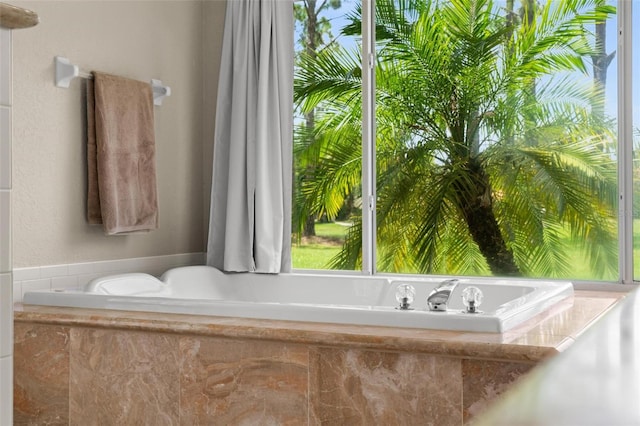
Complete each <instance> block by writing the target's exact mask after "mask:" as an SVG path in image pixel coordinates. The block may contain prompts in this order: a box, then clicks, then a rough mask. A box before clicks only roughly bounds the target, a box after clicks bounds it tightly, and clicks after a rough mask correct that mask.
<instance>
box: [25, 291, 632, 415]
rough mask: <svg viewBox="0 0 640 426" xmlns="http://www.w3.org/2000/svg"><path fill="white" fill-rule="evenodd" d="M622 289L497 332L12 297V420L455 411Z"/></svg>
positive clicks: (497, 389)
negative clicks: (96, 306)
mask: <svg viewBox="0 0 640 426" xmlns="http://www.w3.org/2000/svg"><path fill="white" fill-rule="evenodd" d="M621 297H623V294H621V293H604V292H585V291H577V292H576V295H575V297H574V300H573V304H571V301H567V302H566V303H565V304H561V305H559V306H557V307H556V308H555V309H554V310H553V311H550V312H547V313H546V314H543V315H544V316H542V315H541V316H539V317H537V318H534V319H532V320H530V321H529V322H527V323H525V324H522V325H521V326H519V327H518V328H516V329H513V330H511V331H509V332H507V333H503V334H497V333H465V332H457V331H439V330H416V329H407V328H386V327H373V326H354V325H340V324H321V323H305V322H292V321H275V320H270V321H265V320H255V319H242V318H229V317H207V316H202V315H178V314H157V313H146V312H127V311H106V310H101V311H98V310H87V309H75V308H54V307H45V306H30V305H26V306H22V305H17V306H16V312H15V349H14V350H15V360H16V361H15V370H14V375H15V381H14V395H15V398H14V419H15V424H17V425H19V424H71V425H87V424H104V425H108V424H114V425H116V424H117V425H123V424H131V425H143V424H148V425H161V424H176V425H177V424H183V425H192V424H295V425H298V424H313V425H316V424H349V425H354V424H385V425H393V424H438V425H460V424H462V423H464V422H467V421H468V420H469V419H471V418H472V417H473V416H475V415H476V414H477V413H479V412H480V411H481V410H483V409H484V408H485V407H486V405H487V404H488V403H490V402H491V401H492V400H493V399H494V398H495V397H496V396H497V395H499V394H501V393H502V392H503V391H504V390H505V389H506V388H507V387H509V386H510V385H511V383H513V382H514V381H515V380H516V379H517V378H518V377H520V376H521V375H522V374H523V373H525V372H527V371H529V370H530V369H531V368H532V367H533V366H534V365H535V364H537V363H539V362H541V361H543V360H545V359H547V358H549V357H551V356H553V355H554V354H557V353H558V352H560V351H562V350H564V349H565V348H566V347H568V346H569V345H570V344H571V343H572V342H573V340H574V339H575V338H576V337H577V336H578V335H579V334H581V332H582V331H583V330H584V329H585V328H586V327H587V326H588V325H589V324H591V323H592V322H593V321H594V320H595V319H597V318H598V317H600V315H602V314H603V313H604V312H605V311H607V310H608V309H609V308H610V307H611V306H612V305H613V304H614V303H615V302H616V301H617V300H618V299H620V298H621Z"/></svg>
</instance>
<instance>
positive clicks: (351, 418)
mask: <svg viewBox="0 0 640 426" xmlns="http://www.w3.org/2000/svg"><path fill="white" fill-rule="evenodd" d="M309 377H310V381H311V384H310V386H311V388H310V401H311V411H312V412H311V413H310V414H311V423H312V424H330V425H372V424H381V425H382V424H383V425H412V424H421V425H422V424H437V425H460V424H461V423H462V409H461V408H462V378H461V365H460V360H459V359H455V358H446V357H438V356H431V355H426V354H410V353H393V352H379V351H363V350H355V349H332V348H327V349H324V348H321V349H318V350H317V351H315V352H314V353H313V354H312V359H311V361H310V371H309Z"/></svg>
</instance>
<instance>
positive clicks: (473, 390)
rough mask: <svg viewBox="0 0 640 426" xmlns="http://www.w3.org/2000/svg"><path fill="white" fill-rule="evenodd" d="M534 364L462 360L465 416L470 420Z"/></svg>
mask: <svg viewBox="0 0 640 426" xmlns="http://www.w3.org/2000/svg"><path fill="white" fill-rule="evenodd" d="M531 368H533V365H532V364H524V363H514V362H511V363H509V362H502V361H500V362H498V361H487V360H477V359H465V360H463V361H462V383H463V418H464V422H465V423H466V422H468V421H470V420H471V419H472V418H473V417H475V416H477V415H478V414H479V413H480V412H482V411H483V410H485V409H486V408H487V407H488V406H489V405H490V404H491V403H492V402H493V401H494V400H495V399H496V398H497V397H498V396H499V395H501V394H502V393H504V391H505V390H507V389H509V388H510V387H511V386H512V385H513V384H514V382H515V381H517V380H518V379H519V378H520V377H521V376H522V375H523V374H525V373H527V372H528V371H529V370H531Z"/></svg>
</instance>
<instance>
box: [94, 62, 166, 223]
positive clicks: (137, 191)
mask: <svg viewBox="0 0 640 426" xmlns="http://www.w3.org/2000/svg"><path fill="white" fill-rule="evenodd" d="M93 75H94V81H93V82H92V81H91V80H88V81H87V160H88V170H87V175H88V180H89V181H88V193H87V198H88V200H87V219H88V221H89V223H91V224H100V223H102V224H103V227H104V232H105V234H107V235H115V234H124V233H131V232H138V231H150V230H153V229H157V228H158V195H157V188H156V166H155V137H154V130H153V92H152V89H151V85H150V84H149V83H144V82H141V81H136V80H130V79H127V78H123V77H117V76H114V75H109V74H105V73H101V72H94V73H93Z"/></svg>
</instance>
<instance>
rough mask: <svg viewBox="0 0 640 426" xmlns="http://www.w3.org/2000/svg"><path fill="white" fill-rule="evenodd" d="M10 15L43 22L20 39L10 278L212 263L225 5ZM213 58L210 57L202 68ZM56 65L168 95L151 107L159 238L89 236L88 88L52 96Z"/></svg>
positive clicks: (92, 231) (83, 7)
mask: <svg viewBox="0 0 640 426" xmlns="http://www.w3.org/2000/svg"><path fill="white" fill-rule="evenodd" d="M13 4H16V5H18V6H22V7H25V8H28V9H31V10H34V11H36V12H37V13H38V15H39V16H40V24H39V25H38V26H37V27H35V28H33V29H31V30H29V31H24V32H15V33H14V36H13V51H14V58H13V61H14V62H13V63H14V75H13V81H14V104H13V127H14V129H13V134H14V140H15V141H16V143H14V147H13V181H14V185H13V193H12V197H13V205H12V209H13V266H14V268H24V267H33V266H42V265H56V264H70V263H80V262H86V261H96V260H111V259H124V258H133V257H148V256H162V255H170V254H176V253H194V252H202V251H204V250H205V246H206V223H207V221H206V215H207V213H208V207H209V206H208V188H209V187H210V182H208V180H210V172H208V171H207V172H204V171H203V169H205V168H207V167H210V164H211V158H210V157H211V153H210V151H211V149H210V142H208V141H207V142H204V139H205V138H204V137H203V134H204V133H206V134H207V136H209V135H211V134H212V127H211V126H212V124H213V117H214V111H213V110H212V106H211V105H212V104H211V101H210V100H207V101H206V102H205V99H210V98H212V97H215V89H216V87H217V79H218V77H217V64H218V61H219V59H218V58H217V56H219V47H218V46H219V42H218V39H219V38H221V35H222V22H223V15H224V9H225V3H224V2H223V1H205V2H203V1H201V0H176V1H95V0H84V1H16V2H13ZM205 11H206V14H205V13H204V12H205ZM209 18H211V20H212V23H210V22H209V20H210V19H209ZM205 35H206V37H205ZM206 40H211V41H206ZM205 51H207V52H208V53H209V54H210V55H211V57H209V58H207V59H206V60H203V59H202V53H203V52H205ZM56 55H60V56H65V57H68V58H69V59H70V60H71V62H72V63H75V64H77V65H79V66H80V67H81V69H83V70H85V71H91V70H100V71H105V72H110V73H113V74H118V75H122V76H126V77H130V78H135V79H139V80H145V81H148V80H150V79H151V78H157V79H160V80H162V81H163V83H164V84H167V85H169V86H171V90H172V95H171V97H169V98H166V99H165V101H164V104H163V105H162V106H160V107H155V127H156V129H155V130H156V156H157V157H156V158H157V166H156V167H157V173H158V177H157V178H158V192H159V195H158V196H159V209H160V212H159V218H160V219H159V220H160V228H159V229H158V230H156V231H152V232H150V233H147V234H137V235H130V236H116V237H113V236H112V237H106V236H104V235H103V232H102V229H101V227H96V226H89V225H87V223H86V219H85V209H86V195H85V193H86V160H85V155H86V149H85V136H84V125H85V118H84V113H85V112H84V108H83V93H82V88H83V81H82V80H81V79H75V80H74V81H73V82H72V84H71V87H70V88H69V89H62V88H57V87H55V85H54V77H53V76H54V66H53V59H54V56H56ZM204 71H206V72H207V75H203V73H204ZM205 82H206V83H205ZM211 82H213V83H215V84H212V83H211ZM203 106H205V107H206V108H207V109H206V110H203Z"/></svg>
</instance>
